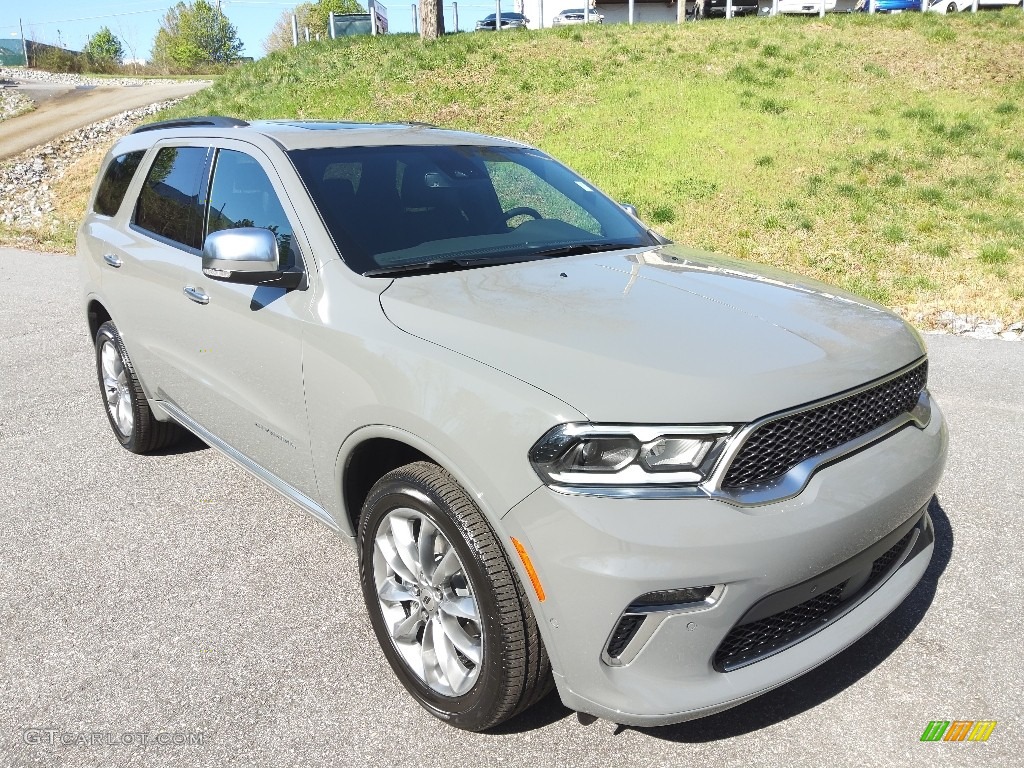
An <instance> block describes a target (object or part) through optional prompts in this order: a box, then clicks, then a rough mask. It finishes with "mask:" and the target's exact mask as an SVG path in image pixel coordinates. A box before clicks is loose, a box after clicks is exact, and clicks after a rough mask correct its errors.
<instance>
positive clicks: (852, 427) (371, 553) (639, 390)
mask: <svg viewBox="0 0 1024 768" xmlns="http://www.w3.org/2000/svg"><path fill="white" fill-rule="evenodd" d="M78 253H79V256H80V261H81V265H82V271H83V287H84V291H83V298H84V308H85V311H86V314H87V317H88V322H89V330H90V333H91V334H92V337H93V338H94V339H95V343H96V371H97V375H98V378H99V386H100V392H101V394H102V398H103V403H104V407H105V408H106V412H107V415H108V416H109V419H110V425H111V427H112V428H113V432H114V435H115V437H116V438H117V439H118V440H119V441H120V442H121V444H122V445H124V447H125V448H127V449H128V450H130V451H135V452H139V453H143V452H147V451H153V450H156V449H160V448H165V447H167V446H169V445H170V444H172V443H173V442H174V440H175V439H177V438H178V436H179V435H181V434H182V430H188V431H189V432H192V433H194V434H196V435H198V436H199V437H200V438H201V439H202V440H204V441H205V442H207V443H209V444H210V445H211V446H213V447H214V448H216V449H218V450H220V451H221V452H223V453H224V454H225V455H227V456H228V457H229V458H231V459H232V460H234V461H235V462H237V463H238V464H239V465H240V466H241V467H243V468H244V469H246V470H248V471H249V472H251V473H252V474H253V475H255V476H256V477H257V478H259V479H260V480H262V481H264V482H265V483H267V484H269V485H270V486H271V487H273V488H275V489H276V490H278V491H279V492H280V493H281V494H283V495H284V496H285V497H286V498H288V499H289V500H291V501H292V502H294V503H295V504H296V505H297V506H299V507H300V508H302V509H303V510H305V511H306V512H308V513H310V514H311V515H313V516H314V517H316V518H317V519H318V520H320V521H321V522H323V523H324V524H325V525H327V526H329V527H330V528H331V529H333V530H334V531H336V532H337V533H338V534H339V535H341V536H343V537H344V538H346V539H347V540H349V541H351V542H352V543H353V545H354V546H355V547H356V548H357V549H358V553H359V564H360V565H359V570H360V573H359V576H360V580H361V585H362V590H363V595H364V598H365V601H366V606H367V609H368V612H369V616H370V621H371V622H372V624H373V628H374V630H375V632H376V635H377V638H378V639H379V641H380V645H381V648H382V650H383V653H384V655H385V656H386V657H387V659H388V661H389V662H390V664H391V667H392V668H393V669H394V672H395V674H396V675H397V676H398V678H399V679H400V680H401V681H402V683H403V684H404V685H405V687H406V688H407V689H408V690H409V692H410V693H411V694H412V695H413V696H414V697H415V698H416V700H417V701H418V702H419V703H420V704H422V705H423V706H424V707H425V708H426V709H427V710H428V711H429V712H431V713H432V714H434V715H436V716H437V717H439V718H441V719H443V720H445V721H447V722H449V723H451V724H452V725H455V726H457V727H460V728H466V729H473V730H480V729H485V728H489V727H491V726H494V725H496V724H497V723H500V722H501V721H503V720H505V719H507V718H509V717H511V716H513V715H515V714H516V713H518V712H520V711H522V710H523V709H525V708H526V707H528V706H530V705H531V704H532V703H533V702H535V701H537V700H538V699H539V698H541V697H542V696H544V695H545V694H546V693H547V692H548V691H549V690H550V688H551V687H552V686H554V687H555V688H557V690H558V694H559V696H560V697H561V699H562V701H563V702H564V703H565V705H566V706H568V707H570V708H572V709H574V710H578V711H580V712H584V713H589V714H592V715H597V716H600V717H604V718H607V719H609V720H613V721H615V722H618V723H625V724H633V725H658V724H664V723H671V722H677V721H681V720H687V719H691V718H696V717H700V716H702V715H707V714H710V713H712V712H716V711H719V710H722V709H725V708H728V707H731V706H734V705H736V704H739V703H740V702H743V701H745V700H747V699H750V698H752V697H754V696H757V695H759V694H761V693H764V692H765V691H767V690H769V689H771V688H774V687H775V686H778V685H781V684H782V683H785V682H786V681H788V680H791V679H792V678H794V677H796V676H797V675H800V674H802V673H804V672H806V671H808V670H810V669H812V668H813V667H815V666H816V665H818V664H821V663H822V662H823V661H825V660H826V659H828V658H830V657H832V656H834V655H835V654H836V653H838V652H839V651H841V650H842V649H843V648H845V647H847V646H848V645H850V644H851V643H853V642H854V641H855V640H857V639H858V638H859V637H861V636H862V635H864V634H865V633H866V632H868V631H869V630H870V629H871V628H872V627H873V626H874V625H875V624H877V623H878V622H879V621H880V620H881V619H882V618H883V617H884V616H886V615H887V614H888V613H889V612H890V611H892V610H893V609H894V608H896V607H897V606H898V605H899V604H900V602H901V601H902V600H903V599H904V598H905V597H906V596H907V594H908V593H909V592H910V591H911V590H912V589H913V588H914V586H915V585H916V584H917V582H918V580H919V579H920V578H921V576H922V574H923V573H924V571H925V568H926V566H927V565H928V561H929V558H930V556H931V553H932V548H933V539H934V535H933V530H932V525H931V520H930V518H929V516H928V512H927V507H928V504H929V502H930V500H931V498H932V495H933V492H934V490H935V488H936V486H937V484H938V482H939V477H940V474H941V472H942V468H943V465H944V463H945V457H946V444H947V436H946V428H945V425H944V423H943V418H942V415H941V413H940V411H939V409H938V407H937V406H936V404H935V403H934V402H933V401H932V400H931V398H930V396H929V394H928V390H927V386H926V384H927V370H928V367H927V366H928V364H927V360H926V357H925V350H924V347H923V345H922V343H921V339H920V338H919V337H918V335H917V334H916V333H915V332H914V331H913V330H912V329H911V328H910V327H908V326H907V325H906V324H905V323H904V322H903V321H901V320H900V319H899V318H897V317H895V316H893V315H892V314H890V313H889V312H887V311H886V310H884V309H882V308H881V307H878V306H874V305H872V304H869V303H867V302H866V301H864V300H863V299H860V298H857V297H855V296H850V295H846V294H843V293H841V292H840V291H837V290H835V289H833V288H829V287H827V286H825V285H821V284H817V283H812V282H810V281H808V280H804V279H801V278H797V277H794V276H792V275H788V274H785V273H782V272H779V271H775V270H772V269H769V268H767V267H762V266H756V265H753V264H747V263H744V262H739V261H734V260H731V259H727V258H724V257H719V256H714V255H710V254H707V253H702V252H698V251H695V250H692V249H689V248H686V247H680V246H677V245H673V244H671V243H669V242H667V241H666V240H665V239H664V238H662V237H660V236H659V235H657V234H655V233H654V232H652V231H651V230H649V229H648V228H647V227H646V226H645V225H644V224H643V223H641V222H640V221H639V220H638V219H637V218H636V217H635V215H634V214H633V212H632V211H631V210H628V207H625V206H622V205H620V204H618V203H616V202H614V201H612V200H611V199H609V198H608V197H607V196H605V195H604V194H602V193H601V192H600V191H599V190H598V189H597V188H596V187H595V186H594V185H593V184H591V183H590V182H588V181H585V180H584V179H582V178H580V177H579V176H577V175H576V174H574V173H573V172H571V171H570V170H568V169H567V168H566V167H565V166H563V165H560V164H559V163H558V162H556V161H555V160H553V159H552V158H550V157H549V156H548V155H546V154H545V153H543V152H541V151H540V150H537V149H534V148H532V147H529V146H524V145H522V144H520V143H517V142H514V141H508V140H503V139H496V138H492V137H488V136H480V135H476V134H471V133H460V132H455V131H445V130H438V129H435V128H431V127H428V126H422V125H411V124H388V125H364V124H354V123H316V122H286V121H271V122H254V123H251V124H249V123H244V122H241V121H237V120H231V119H227V118H194V119H188V120H182V121H176V122H165V123H157V124H152V125H147V126H144V127H143V128H140V129H138V130H136V131H135V132H134V133H133V134H132V135H130V136H128V137H126V138H125V139H123V140H121V141H120V142H118V143H117V145H116V146H115V147H114V148H113V149H112V150H111V151H110V153H109V155H108V156H107V157H106V159H105V160H104V162H103V165H102V168H101V171H100V174H99V177H98V180H97V183H96V185H95V189H94V191H93V195H92V198H91V202H90V205H89V213H88V214H87V216H86V218H85V221H84V222H83V224H82V226H81V229H80V231H79V235H78Z"/></svg>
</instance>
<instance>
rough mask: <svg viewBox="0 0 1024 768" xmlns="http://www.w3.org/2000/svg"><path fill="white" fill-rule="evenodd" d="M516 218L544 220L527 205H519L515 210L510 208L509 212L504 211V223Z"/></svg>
mask: <svg viewBox="0 0 1024 768" xmlns="http://www.w3.org/2000/svg"><path fill="white" fill-rule="evenodd" d="M516 216H531V217H533V218H534V219H543V218H544V217H543V216H541V215H540V213H539V212H538V211H536V210H535V209H533V208H530V207H529V206H527V205H520V206H518V207H516V208H512V209H511V210H508V211H505V221H508V220H509V219H514V218H515V217H516Z"/></svg>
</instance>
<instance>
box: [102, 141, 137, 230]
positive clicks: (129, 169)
mask: <svg viewBox="0 0 1024 768" xmlns="http://www.w3.org/2000/svg"><path fill="white" fill-rule="evenodd" d="M145 154H146V151H145V150H140V151H138V152H126V153H125V154H123V155H118V156H117V157H115V158H114V159H113V160H111V161H110V165H108V166H107V172H106V173H104V174H103V180H102V181H100V188H99V189H98V190H96V201H95V202H94V203H93V205H92V209H93V210H94V211H95V212H96V213H98V214H100V215H101V216H113V215H114V214H115V213H117V209H118V208H120V207H121V201H122V200H124V195H125V192H127V191H128V185H129V184H131V183H132V179H133V178H134V177H135V171H136V170H138V167H139V163H140V162H142V156H143V155H145Z"/></svg>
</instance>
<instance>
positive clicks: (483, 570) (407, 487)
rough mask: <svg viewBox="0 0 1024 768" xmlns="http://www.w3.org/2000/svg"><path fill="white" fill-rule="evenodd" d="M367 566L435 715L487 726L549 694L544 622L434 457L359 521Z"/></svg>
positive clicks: (410, 682)
mask: <svg viewBox="0 0 1024 768" xmlns="http://www.w3.org/2000/svg"><path fill="white" fill-rule="evenodd" d="M396 542H397V543H396ZM359 570H360V581H361V583H362V588H363V599H364V600H365V602H366V608H367V611H368V613H369V614H370V623H371V624H372V625H373V630H374V632H375V633H376V635H377V640H378V642H379V643H380V646H381V649H382V650H383V651H384V655H385V656H386V657H387V660H388V662H389V663H390V664H391V668H392V669H393V670H394V672H395V675H396V676H397V677H398V679H399V680H400V681H401V682H402V684H403V685H404V686H405V687H406V689H407V690H408V691H409V693H411V694H412V696H413V698H414V699H416V701H418V702H419V703H420V705H421V706H423V708H424V709H426V710H427V711H428V712H430V714H432V715H434V716H435V717H437V718H439V719H440V720H443V721H445V722H447V723H449V724H451V725H454V726H455V727H457V728H461V729H463V730H467V731H482V730H485V729H487V728H492V727H494V726H495V725H498V724H499V723H501V722H503V721H505V720H507V719H509V718H510V717H513V716H515V715H516V714H518V713H520V712H522V711H523V710H524V709H526V708H527V707H529V706H531V705H532V704H534V703H535V702H536V701H539V700H540V699H541V698H542V697H543V696H544V695H545V694H547V693H548V692H549V691H550V690H551V687H552V676H551V666H550V663H549V661H548V657H547V653H546V652H545V650H544V646H543V643H542V642H541V639H540V633H539V631H538V629H537V622H536V619H535V618H534V615H533V611H532V610H531V608H530V603H529V601H528V599H527V597H526V594H525V593H524V591H523V587H522V585H521V584H520V583H519V579H518V578H517V577H516V574H515V571H514V570H513V568H512V566H511V565H510V563H509V561H508V559H507V558H506V555H505V551H504V549H503V548H502V547H501V545H500V544H499V543H498V541H497V539H496V538H495V535H494V533H493V531H492V530H491V528H490V526H489V525H488V524H487V521H486V520H485V519H484V517H483V515H482V514H481V513H480V510H479V509H478V508H477V507H476V505H475V504H474V503H473V502H472V501H471V500H470V498H469V496H468V495H467V494H466V492H465V491H464V490H463V489H462V488H461V487H460V486H459V485H458V484H457V483H456V482H455V480H454V479H453V478H452V477H451V475H449V474H448V473H447V472H445V471H444V470H443V469H441V468H440V467H438V466H437V465H436V464H431V463H429V462H416V463H414V464H408V465H406V466H404V467H400V468H399V469H396V470H394V471H392V472H389V473H388V474H386V475H384V477H382V478H381V479H380V480H379V481H378V482H377V484H376V485H374V486H373V489H372V490H371V491H370V494H369V496H368V497H367V499H366V503H365V504H364V505H363V509H362V516H361V518H360V521H359ZM428 572H429V575H428Z"/></svg>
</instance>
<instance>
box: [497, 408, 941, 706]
mask: <svg viewBox="0 0 1024 768" xmlns="http://www.w3.org/2000/svg"><path fill="white" fill-rule="evenodd" d="M947 442H948V437H947V432H946V427H945V423H944V421H943V418H942V413H941V411H940V410H939V408H938V406H937V405H936V404H934V403H933V411H932V417H931V420H930V422H929V424H928V426H927V427H926V428H924V429H920V428H917V427H913V426H910V427H906V428H904V429H902V430H900V431H899V432H896V433H894V434H892V435H890V436H889V437H888V438H886V439H885V440H882V441H881V442H879V443H876V444H875V445H872V446H870V447H869V448H867V449H865V450H863V451H861V452H859V453H856V454H854V455H851V456H848V457H846V458H845V459H843V460H842V461H840V462H838V463H836V464H833V465H831V466H829V467H826V468H824V469H821V470H819V471H818V472H817V474H815V475H814V477H813V478H812V479H811V481H810V482H809V483H808V484H807V487H806V488H805V489H804V490H803V492H801V493H800V494H799V495H798V496H795V497H793V498H791V499H788V500H786V501H782V502H778V503H774V504H766V505H763V506H757V507H744V508H740V507H737V506H734V505H731V504H729V503H727V502H724V501H718V500H712V499H677V500H658V499H645V500H638V499H612V498H601V497H586V496H568V495H563V494H559V493H556V492H554V491H551V490H550V489H548V488H540V489H538V490H537V491H535V492H534V493H533V494H531V495H530V496H529V497H527V498H526V499H525V500H523V501H522V502H521V503H520V504H518V505H517V506H516V507H515V508H513V509H512V510H511V511H510V512H509V513H508V514H507V515H505V517H504V518H503V520H502V522H503V525H504V526H505V529H506V532H507V533H508V534H509V535H511V536H515V537H516V538H517V539H519V541H520V542H522V543H523V544H524V545H525V546H526V549H527V551H528V552H529V554H530V556H531V557H532V559H533V564H534V566H535V567H536V569H537V572H538V574H539V576H540V580H541V582H542V584H543V586H544V590H545V592H546V594H547V599H546V600H545V601H544V602H543V603H539V602H537V601H536V600H535V601H534V606H533V607H534V610H535V612H536V614H537V619H538V622H539V624H540V626H541V632H542V635H543V637H544V641H545V644H546V647H547V649H548V652H549V655H550V656H551V660H552V665H553V667H554V671H555V682H556V684H557V686H558V690H559V694H560V695H561V698H562V701H563V703H565V705H566V706H568V707H570V708H572V709H575V710H578V711H581V712H587V713H590V714H593V715H597V716H599V717H603V718H606V719H609V720H612V721H614V722H618V723H624V724H628V725H641V726H654V725H664V724H668V723H673V722H680V721H683V720H690V719H693V718H697V717H703V716H705V715H709V714H713V713H714V712H718V711H721V710H723V709H727V708H729V707H732V706H735V705H737V704H740V703H742V702H744V701H746V700H748V699H750V698H753V697H754V696H757V695H759V694H761V693H764V692H765V691H768V690H770V689H772V688H775V687H777V686H779V685H782V684H784V683H786V682H787V681H789V680H791V679H793V678H795V677H798V676H799V675H801V674H803V673H805V672H807V671H809V670H810V669H813V668H814V667H816V666H818V665H819V664H821V663H822V662H824V661H826V660H828V659H829V658H831V657H832V656H834V655H835V654H837V653H839V652H840V651H841V650H843V649H844V648H846V647H847V646H849V645H850V644H852V643H853V642H855V641H856V640H857V639H859V638H860V637H862V636H863V635H864V634H866V633H867V632H868V631H869V630H870V629H871V628H872V627H874V626H875V625H876V624H877V623H878V622H879V621H881V620H882V619H883V618H885V616H886V615H888V614H889V613H890V612H891V611H892V610H893V609H894V608H896V607H897V606H898V605H899V604H900V603H901V602H902V601H903V599H904V598H905V597H906V596H907V595H908V594H909V593H910V591H911V590H912V589H913V588H914V586H915V585H916V584H917V582H918V581H919V580H920V579H921V577H922V575H923V574H924V572H925V569H926V568H927V566H928V562H929V560H930V558H931V553H932V550H933V544H932V532H931V526H930V520H929V519H928V517H927V514H924V517H923V520H924V523H923V525H922V526H921V527H920V533H919V536H918V541H917V544H916V546H914V547H913V551H912V552H911V551H910V550H908V551H907V556H906V559H905V560H904V562H903V564H902V565H901V566H900V567H899V568H898V569H897V570H895V571H894V572H893V573H892V574H891V575H890V576H888V578H886V579H885V580H884V581H883V582H882V583H881V584H880V585H878V586H877V587H875V588H874V589H873V591H869V592H870V593H869V594H867V595H866V596H862V597H860V598H858V600H859V602H856V605H855V607H854V608H852V609H850V610H848V611H847V612H846V613H845V614H843V615H841V616H840V617H839V618H836V619H835V620H834V621H832V622H831V623H829V624H828V625H827V626H825V627H824V628H822V629H820V630H819V631H817V632H816V633H814V634H811V635H810V636H808V637H806V638H805V639H803V640H801V641H800V642H799V643H798V644H796V645H793V646H792V647H788V648H784V649H780V650H778V651H777V652H775V653H774V654H773V655H771V656H769V657H767V658H763V659H761V660H759V661H756V662H755V663H751V664H749V665H747V666H742V667H741V668H738V669H733V670H732V671H729V672H719V671H716V669H715V666H714V658H715V654H716V651H717V649H718V648H719V646H720V645H721V643H722V641H723V639H724V638H725V637H726V636H727V635H728V634H729V632H730V631H731V630H732V629H733V628H734V626H735V625H736V624H737V622H739V621H740V620H741V618H743V617H744V615H745V614H747V613H748V611H749V610H750V609H751V608H752V607H753V606H754V605H755V604H756V603H758V602H759V601H761V600H763V599H764V598H765V597H767V596H769V595H775V594H776V593H779V592H781V591H783V590H787V589H789V588H792V587H794V585H803V584H807V585H812V584H813V581H814V579H815V578H817V577H820V578H826V577H825V574H826V572H829V571H832V569H835V568H836V567H837V566H840V565H843V564H847V563H848V561H854V562H856V560H855V558H857V556H858V555H862V554H864V553H865V551H866V550H872V552H874V550H875V549H876V548H877V545H878V544H879V543H880V542H881V541H882V540H883V539H887V537H890V536H892V535H893V534H895V533H896V532H897V530H898V529H902V530H909V528H910V527H911V526H912V525H913V524H914V522H915V521H916V519H917V518H918V517H920V515H921V513H922V510H923V508H925V507H926V506H927V504H928V502H929V501H930V499H931V498H932V495H933V494H934V492H935V489H936V487H937V485H938V482H939V478H940V476H941V473H942V469H943V467H944V465H945V459H946V449H947ZM900 535H902V532H901V534H900ZM871 556H872V557H875V555H874V554H872V555H871ZM517 567H518V564H517ZM522 576H523V574H521V577H522ZM524 583H526V584H528V583H529V581H528V580H526V581H524ZM705 585H708V586H710V585H720V586H721V589H720V590H719V591H718V592H717V593H716V599H715V600H714V602H713V603H712V604H709V605H697V606H696V607H694V608H692V609H689V610H684V611H679V612H674V613H671V614H670V615H666V616H663V617H660V619H659V622H658V623H657V625H656V628H655V629H654V631H653V632H652V633H649V636H646V637H643V636H640V639H639V643H640V647H637V642H631V643H630V649H629V653H628V654H626V655H625V656H624V657H623V658H624V663H620V665H618V666H616V665H615V664H616V663H618V662H616V661H615V660H610V659H609V658H608V655H607V644H608V641H609V638H610V636H611V634H612V631H613V629H614V628H615V627H616V625H617V624H618V622H619V619H620V617H621V616H622V614H623V611H624V610H625V609H626V607H627V606H628V605H629V604H630V603H632V602H633V601H634V600H636V599H637V598H638V597H639V596H640V595H642V594H645V593H647V592H652V591H658V590H671V589H679V588H682V587H699V586H705ZM851 602H854V601H851ZM640 635H643V633H640Z"/></svg>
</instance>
